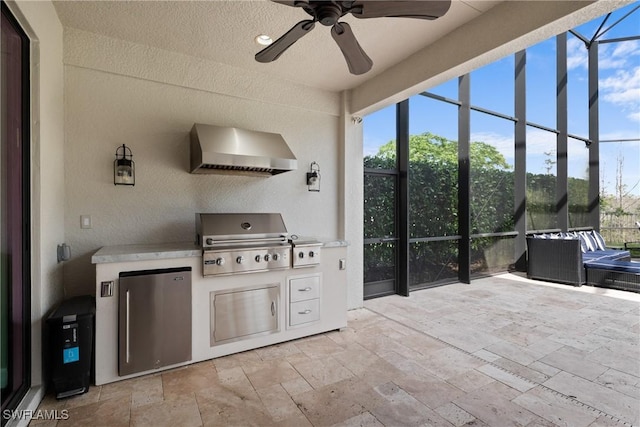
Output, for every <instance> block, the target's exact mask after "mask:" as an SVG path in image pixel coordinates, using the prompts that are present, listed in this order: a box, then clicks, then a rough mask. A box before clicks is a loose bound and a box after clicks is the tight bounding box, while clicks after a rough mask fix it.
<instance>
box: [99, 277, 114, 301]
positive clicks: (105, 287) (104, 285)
mask: <svg viewBox="0 0 640 427" xmlns="http://www.w3.org/2000/svg"><path fill="white" fill-rule="evenodd" d="M100 296H101V297H103V298H104V297H112V296H113V281H112V280H111V281H108V282H100Z"/></svg>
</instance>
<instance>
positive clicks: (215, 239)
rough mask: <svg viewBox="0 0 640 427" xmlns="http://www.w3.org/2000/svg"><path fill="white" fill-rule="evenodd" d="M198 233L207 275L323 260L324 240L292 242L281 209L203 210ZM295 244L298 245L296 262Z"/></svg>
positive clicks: (309, 263) (198, 215)
mask: <svg viewBox="0 0 640 427" xmlns="http://www.w3.org/2000/svg"><path fill="white" fill-rule="evenodd" d="M196 236H197V237H196V238H197V242H198V244H199V245H201V246H202V274H203V275H205V276H213V275H226V274H236V273H254V272H260V271H271V270H282V269H287V268H292V267H293V268H298V267H309V266H314V265H318V264H319V262H320V246H321V244H320V243H318V242H317V241H311V240H305V241H304V242H302V241H301V242H300V243H297V241H294V242H296V243H291V242H292V241H291V240H289V239H288V236H289V233H288V232H287V228H286V227H285V225H284V221H283V220H282V216H281V215H280V214H277V213H243V214H237V213H234V214H228V213H220V214H219V213H199V214H196ZM303 243H304V244H303ZM292 246H293V247H295V248H297V249H296V252H295V254H294V257H295V260H294V261H293V262H292V258H293V257H292Z"/></svg>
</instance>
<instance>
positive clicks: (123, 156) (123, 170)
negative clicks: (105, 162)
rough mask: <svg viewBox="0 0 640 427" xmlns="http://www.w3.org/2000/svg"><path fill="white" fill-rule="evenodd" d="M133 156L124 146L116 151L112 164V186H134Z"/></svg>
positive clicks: (134, 168) (134, 167) (134, 166)
mask: <svg viewBox="0 0 640 427" xmlns="http://www.w3.org/2000/svg"><path fill="white" fill-rule="evenodd" d="M132 158H133V154H132V153H131V150H130V149H129V147H127V146H126V145H124V144H122V147H118V148H117V149H116V160H115V161H114V162H113V184H114V185H136V164H135V162H134V161H133V160H132Z"/></svg>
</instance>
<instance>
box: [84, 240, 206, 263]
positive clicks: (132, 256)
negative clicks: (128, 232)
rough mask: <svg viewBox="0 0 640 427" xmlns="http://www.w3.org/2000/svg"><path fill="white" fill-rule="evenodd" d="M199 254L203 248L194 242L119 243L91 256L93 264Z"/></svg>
mask: <svg viewBox="0 0 640 427" xmlns="http://www.w3.org/2000/svg"><path fill="white" fill-rule="evenodd" d="M199 256H202V248H200V246H198V245H196V244H195V243H193V242H177V243H155V244H146V245H118V246H104V247H102V248H100V249H99V250H98V251H97V252H96V253H95V254H93V256H92V257H91V262H92V263H93V264H104V263H109V262H128V261H149V260H156V259H170V258H187V257H199Z"/></svg>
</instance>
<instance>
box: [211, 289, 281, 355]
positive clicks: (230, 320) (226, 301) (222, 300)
mask: <svg viewBox="0 0 640 427" xmlns="http://www.w3.org/2000/svg"><path fill="white" fill-rule="evenodd" d="M279 289H280V287H279V286H277V285H275V286H270V287H266V288H260V289H251V290H245V291H236V292H225V293H212V295H211V310H212V313H211V330H212V335H211V345H216V344H220V343H221V342H229V341H235V340H239V339H243V338H247V337H249V336H252V335H256V334H262V333H270V332H276V331H277V330H278V298H279V297H278V295H279Z"/></svg>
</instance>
